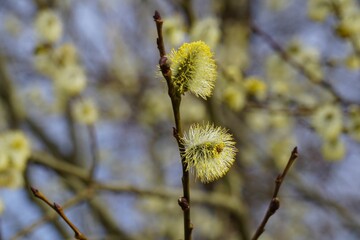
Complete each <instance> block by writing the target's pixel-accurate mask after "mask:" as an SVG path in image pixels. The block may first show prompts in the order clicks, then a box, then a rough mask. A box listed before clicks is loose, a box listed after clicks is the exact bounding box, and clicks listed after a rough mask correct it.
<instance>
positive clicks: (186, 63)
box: [169, 41, 217, 99]
mask: <svg viewBox="0 0 360 240" xmlns="http://www.w3.org/2000/svg"><path fill="white" fill-rule="evenodd" d="M169 60H170V61H171V71H172V78H173V84H174V85H175V86H177V87H178V90H179V91H180V93H181V94H184V93H185V92H187V91H190V92H192V93H193V94H195V95H196V96H200V97H202V98H204V99H206V98H207V97H209V96H210V95H211V94H212V90H213V88H214V84H215V81H216V76H217V73H216V64H215V60H214V58H213V54H212V52H211V51H210V48H209V47H208V46H207V45H206V44H205V43H204V42H202V41H197V42H192V43H184V44H183V45H182V46H181V47H180V48H179V49H178V50H177V51H176V50H172V52H171V54H170V55H169Z"/></svg>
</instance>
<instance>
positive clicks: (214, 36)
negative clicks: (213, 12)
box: [190, 18, 221, 48]
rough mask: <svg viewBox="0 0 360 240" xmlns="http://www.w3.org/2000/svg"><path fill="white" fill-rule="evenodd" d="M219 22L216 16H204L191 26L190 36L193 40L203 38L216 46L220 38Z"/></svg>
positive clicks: (211, 45) (210, 44)
mask: <svg viewBox="0 0 360 240" xmlns="http://www.w3.org/2000/svg"><path fill="white" fill-rule="evenodd" d="M220 34H221V32H220V28H219V22H218V20H217V19H216V18H204V19H201V20H198V21H196V22H195V24H194V26H193V27H192V28H191V31H190V36H191V40H192V41H198V40H202V41H204V42H206V44H208V45H209V46H210V48H215V47H216V45H217V43H218V42H219V40H220Z"/></svg>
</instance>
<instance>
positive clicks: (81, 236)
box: [30, 187, 87, 240]
mask: <svg viewBox="0 0 360 240" xmlns="http://www.w3.org/2000/svg"><path fill="white" fill-rule="evenodd" d="M30 189H31V192H32V193H33V194H34V196H35V197H37V198H39V199H40V200H42V201H43V202H45V203H46V204H47V205H48V206H49V207H51V208H52V209H54V210H55V212H56V213H57V214H58V215H59V216H60V217H61V218H62V219H64V221H65V222H66V223H67V225H68V226H69V227H70V228H71V229H72V230H73V231H74V234H75V238H76V239H78V240H87V237H86V236H85V235H84V234H83V233H82V232H80V230H79V229H78V228H77V227H76V226H75V225H74V224H73V223H72V222H71V221H70V220H69V219H68V217H67V216H66V215H65V213H64V210H63V208H62V207H61V206H60V205H59V204H57V203H55V202H54V203H51V202H50V201H49V200H48V199H47V197H46V196H45V195H44V194H43V193H42V192H40V191H39V190H38V189H36V188H34V187H30Z"/></svg>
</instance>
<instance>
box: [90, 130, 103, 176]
mask: <svg viewBox="0 0 360 240" xmlns="http://www.w3.org/2000/svg"><path fill="white" fill-rule="evenodd" d="M87 129H88V132H89V139H90V151H91V158H92V161H91V166H90V173H89V182H92V181H93V180H94V177H95V176H94V175H95V171H96V168H97V166H98V164H99V160H100V159H99V148H98V144H97V135H96V128H95V125H93V124H91V125H89V126H87Z"/></svg>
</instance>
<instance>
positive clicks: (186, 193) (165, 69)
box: [154, 11, 193, 240]
mask: <svg viewBox="0 0 360 240" xmlns="http://www.w3.org/2000/svg"><path fill="white" fill-rule="evenodd" d="M154 21H155V23H156V29H157V34H158V38H157V40H156V43H157V47H158V49H159V53H160V60H159V65H160V70H161V73H162V74H163V76H164V78H165V79H166V83H167V86H168V94H169V97H170V99H171V104H172V109H173V114H174V119H175V128H174V137H175V139H176V141H177V144H178V148H179V152H180V158H181V165H182V172H183V176H182V178H181V181H182V185H183V196H182V198H183V199H186V202H187V205H188V207H187V208H182V209H183V213H184V235H185V240H191V233H192V230H193V226H192V224H191V220H190V185H189V171H187V164H186V162H185V158H184V153H183V151H184V145H183V144H182V142H181V140H180V139H181V138H182V128H181V121H180V103H181V94H180V92H179V91H178V89H177V87H176V86H175V85H174V84H173V82H172V77H171V69H170V64H169V63H168V61H167V57H166V51H165V45H164V39H163V35H162V24H163V20H162V19H161V16H160V13H159V12H158V11H155V14H154Z"/></svg>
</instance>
